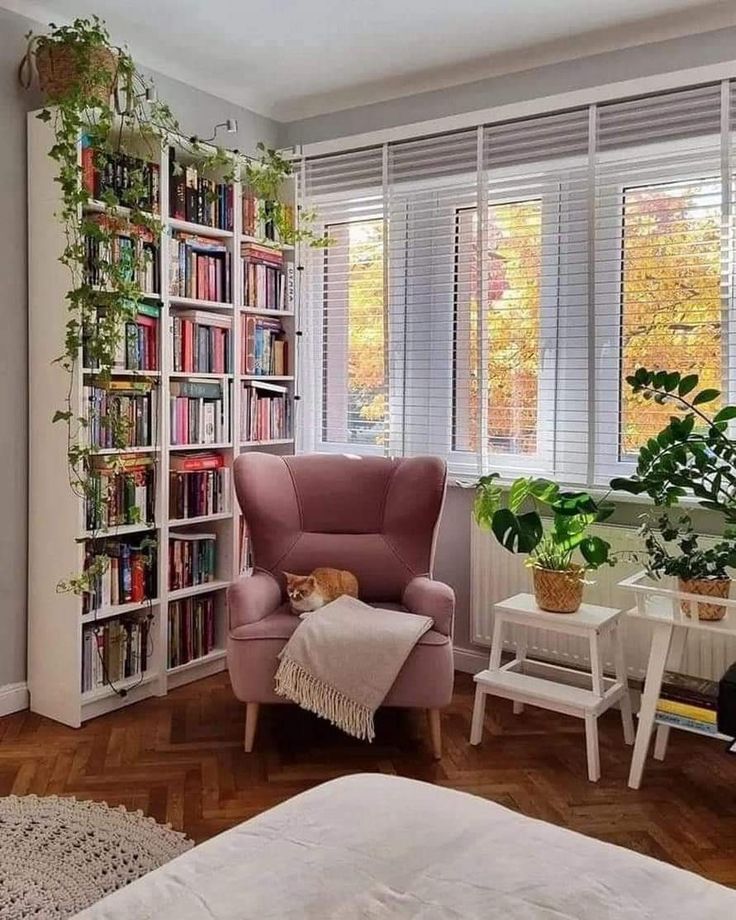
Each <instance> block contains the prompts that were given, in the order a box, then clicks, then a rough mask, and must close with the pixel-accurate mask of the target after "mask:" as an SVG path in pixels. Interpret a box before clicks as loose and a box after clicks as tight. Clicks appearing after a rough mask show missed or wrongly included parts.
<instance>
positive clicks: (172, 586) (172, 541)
mask: <svg viewBox="0 0 736 920" xmlns="http://www.w3.org/2000/svg"><path fill="white" fill-rule="evenodd" d="M216 547H217V534H214V533H176V534H172V535H171V537H170V538H169V590H170V591H178V590H179V589H180V588H192V587H194V586H195V585H203V584H206V583H207V582H209V581H214V580H215V563H216Z"/></svg>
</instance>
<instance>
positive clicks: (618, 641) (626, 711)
mask: <svg viewBox="0 0 736 920" xmlns="http://www.w3.org/2000/svg"><path fill="white" fill-rule="evenodd" d="M612 638H613V661H614V665H615V667H616V680H617V681H618V682H619V683H620V684H621V686H622V687H623V688H624V692H623V694H622V695H621V699H620V700H619V707H620V709H621V724H622V725H623V729H624V741H625V742H626V743H627V744H633V743H634V719H633V717H632V715H631V694H630V693H629V679H628V674H627V673H626V657H625V655H624V637H623V635H622V634H621V624H620V622H619V623H618V624H617V625H616V627H615V628H614V630H613V635H612Z"/></svg>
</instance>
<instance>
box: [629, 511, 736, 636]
mask: <svg viewBox="0 0 736 920" xmlns="http://www.w3.org/2000/svg"><path fill="white" fill-rule="evenodd" d="M639 532H640V534H641V536H642V537H643V538H644V545H645V546H646V550H647V554H648V556H647V560H646V563H645V569H646V571H647V574H648V575H650V576H651V577H652V578H657V579H658V578H661V577H662V576H666V575H669V576H671V577H674V578H677V583H678V587H679V590H680V591H683V592H684V593H686V594H702V595H705V596H708V597H721V598H726V597H728V596H729V594H730V591H731V578H730V576H729V574H728V569H729V568H733V567H736V529H734V528H726V532H725V534H724V537H723V539H722V540H719V541H718V542H717V543H715V544H714V545H713V546H711V547H710V548H708V549H702V548H701V547H700V546H699V545H698V541H699V540H700V537H699V536H698V534H696V533H695V531H694V530H693V525H692V521H691V519H690V516H689V515H687V514H683V515H681V516H680V518H679V519H678V520H677V521H676V522H673V521H672V520H671V519H670V517H669V515H668V514H667V513H666V512H665V513H664V514H661V515H660V516H659V517H658V518H657V519H656V521H653V520H652V518H651V516H650V515H645V516H644V522H643V524H642V526H641V529H640V531H639ZM670 544H671V545H674V546H676V547H677V550H678V552H676V553H672V552H671V551H670V549H669V545H670ZM695 606H697V614H698V619H700V620H722V619H723V617H724V616H725V613H726V608H725V606H724V605H723V604H716V603H708V602H705V601H704V602H702V603H701V602H698V603H697V604H696V605H695ZM680 607H681V610H682V612H683V613H684V614H685V616H688V617H692V615H693V610H692V607H693V604H692V603H691V602H690V601H689V600H686V599H683V600H681V601H680Z"/></svg>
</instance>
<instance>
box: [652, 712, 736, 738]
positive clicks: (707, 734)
mask: <svg viewBox="0 0 736 920" xmlns="http://www.w3.org/2000/svg"><path fill="white" fill-rule="evenodd" d="M654 724H655V725H665V726H666V727H667V728H676V729H677V731H680V732H690V734H691V735H702V737H703V738H715V739H716V740H717V741H726V742H729V743H730V742H731V741H733V740H734V739H733V738H732V737H731V736H730V735H723V734H721V732H708V731H704V730H701V729H699V728H695V727H694V726H691V725H675V724H674V723H673V722H668V721H667V720H666V719H659V718H657V717H656V716H655V717H654Z"/></svg>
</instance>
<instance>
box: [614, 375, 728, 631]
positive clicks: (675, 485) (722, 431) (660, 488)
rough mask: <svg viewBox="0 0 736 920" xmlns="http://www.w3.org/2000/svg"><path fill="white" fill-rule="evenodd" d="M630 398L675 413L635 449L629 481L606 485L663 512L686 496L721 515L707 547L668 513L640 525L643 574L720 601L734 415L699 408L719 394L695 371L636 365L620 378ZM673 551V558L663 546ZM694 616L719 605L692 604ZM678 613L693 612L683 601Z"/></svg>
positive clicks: (724, 592)
mask: <svg viewBox="0 0 736 920" xmlns="http://www.w3.org/2000/svg"><path fill="white" fill-rule="evenodd" d="M626 381H627V383H628V384H629V386H630V387H631V388H632V390H633V391H634V393H637V394H639V395H640V396H641V398H642V399H644V400H651V401H653V402H655V403H657V404H659V405H667V406H670V407H671V408H672V409H673V410H674V411H675V412H676V413H677V414H674V415H672V416H670V420H669V423H668V424H667V425H665V426H664V427H663V428H662V430H661V431H660V432H659V433H658V434H657V435H656V436H654V437H652V438H650V439H649V440H648V441H647V443H646V444H645V445H643V446H642V447H641V448H640V450H639V456H638V459H637V465H636V472H635V473H634V475H633V476H630V477H623V478H617V479H613V480H612V481H611V488H612V489H617V490H620V491H623V492H628V493H630V494H632V495H648V496H649V497H650V498H651V499H652V501H653V502H654V503H655V505H659V506H665V507H669V506H672V505H675V504H677V503H678V502H679V500H680V499H681V498H682V497H684V496H686V495H692V496H693V498H695V499H696V500H697V502H698V504H699V505H700V506H701V507H703V508H707V509H708V510H709V511H716V512H718V513H719V514H721V515H723V518H724V520H725V524H726V526H725V529H724V532H723V537H722V539H721V540H720V541H719V542H717V543H716V544H715V546H714V547H711V548H710V549H701V548H700V547H699V546H698V536H697V535H696V534H695V533H694V532H693V529H692V523H691V521H690V519H689V518H688V517H687V516H684V517H683V518H680V520H679V521H678V522H677V523H675V524H673V523H671V522H670V520H669V518H668V516H667V515H663V516H662V517H660V518H659V520H658V522H657V526H658V530H659V534H657V532H656V530H655V528H653V527H652V524H651V521H647V522H645V524H644V526H643V528H642V534H643V536H644V538H645V542H646V547H647V552H648V559H647V561H646V563H645V567H646V570H647V572H648V573H649V574H650V575H651V576H652V577H655V578H661V577H662V576H663V575H671V576H674V577H676V578H678V583H679V587H680V590H681V591H684V592H686V593H688V594H702V595H705V596H709V597H723V598H727V597H729V594H730V587H731V579H730V577H729V575H728V572H727V569H728V568H732V567H734V566H736V442H734V441H733V439H732V438H731V437H730V435H729V433H728V427H729V422H730V421H731V420H732V419H734V418H736V406H724V407H723V408H721V409H719V410H718V411H717V412H715V413H713V414H709V413H708V412H707V411H705V410H704V409H702V408H701V407H702V406H705V405H706V404H708V403H713V402H714V401H715V400H717V399H718V397H719V396H720V395H721V394H720V392H719V391H718V390H715V389H712V388H707V389H699V388H698V383H699V378H698V375H697V374H687V375H685V376H683V375H682V374H680V373H678V372H676V371H674V372H669V371H650V370H648V369H647V368H643V367H642V368H638V369H637V370H636V372H635V373H634V374H632V375H631V376H629V377H627V378H626ZM667 544H672V545H674V546H676V547H677V548H678V549H679V553H677V554H673V553H672V552H671V551H670V550H669V549H668V547H667ZM697 607H698V616H699V617H700V619H704V620H713V619H722V617H723V616H724V614H725V607H724V606H723V605H718V604H713V603H705V602H704V603H702V604H698V605H697ZM682 609H683V612H685V613H687V615H688V616H690V615H691V614H692V610H691V605H690V603H689V601H687V600H683V601H682Z"/></svg>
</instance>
